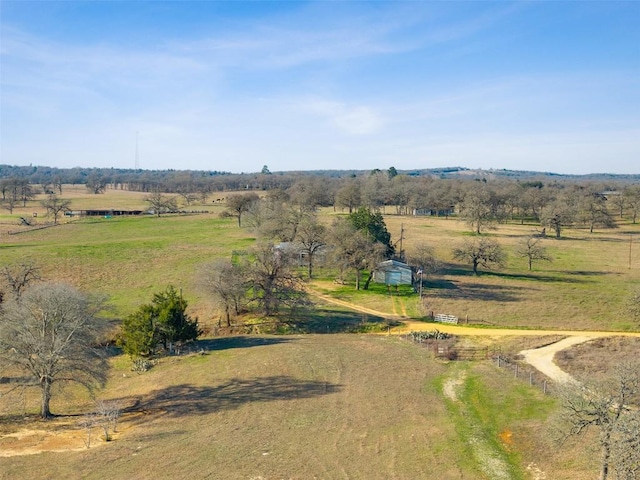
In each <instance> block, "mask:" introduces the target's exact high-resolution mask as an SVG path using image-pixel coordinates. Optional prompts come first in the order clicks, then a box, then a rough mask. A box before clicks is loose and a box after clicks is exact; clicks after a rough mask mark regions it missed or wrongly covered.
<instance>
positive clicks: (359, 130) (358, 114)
mask: <svg viewBox="0 0 640 480" xmlns="http://www.w3.org/2000/svg"><path fill="white" fill-rule="evenodd" d="M300 108H301V109H302V110H303V111H307V112H309V113H312V114H315V115H319V116H321V117H322V118H324V119H325V120H326V121H328V122H329V123H330V124H331V125H333V126H334V127H336V128H337V129H339V130H341V131H342V132H344V133H348V134H351V135H369V134H372V133H376V132H378V131H379V130H380V129H381V128H382V126H383V124H384V121H383V119H382V117H381V115H380V114H379V113H378V112H376V110H375V109H374V108H372V107H370V106H366V105H347V104H345V103H341V102H336V101H331V100H318V99H316V100H309V101H305V102H303V103H301V104H300Z"/></svg>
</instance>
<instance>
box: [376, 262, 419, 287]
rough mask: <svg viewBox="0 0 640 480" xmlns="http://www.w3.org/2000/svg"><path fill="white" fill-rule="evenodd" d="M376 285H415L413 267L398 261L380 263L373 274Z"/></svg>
mask: <svg viewBox="0 0 640 480" xmlns="http://www.w3.org/2000/svg"><path fill="white" fill-rule="evenodd" d="M373 281H374V282H375V283H384V284H385V285H413V274H412V272H411V267H410V266H409V265H407V264H406V263H402V262H399V261H397V260H386V261H384V262H380V263H379V264H378V266H377V267H376V269H375V271H374V272H373Z"/></svg>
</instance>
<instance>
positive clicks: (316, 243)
mask: <svg viewBox="0 0 640 480" xmlns="http://www.w3.org/2000/svg"><path fill="white" fill-rule="evenodd" d="M326 231H327V227H325V226H324V225H322V224H321V223H319V222H318V218H317V217H316V216H315V215H313V214H309V215H305V217H304V218H303V219H302V221H301V222H300V225H299V226H298V230H297V240H298V241H299V242H300V244H301V245H302V251H303V253H305V255H306V259H307V273H308V275H309V278H313V261H314V259H315V257H316V254H317V253H318V252H319V251H320V250H321V249H322V248H324V247H325V245H326Z"/></svg>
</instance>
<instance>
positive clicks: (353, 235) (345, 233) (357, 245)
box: [330, 220, 387, 290]
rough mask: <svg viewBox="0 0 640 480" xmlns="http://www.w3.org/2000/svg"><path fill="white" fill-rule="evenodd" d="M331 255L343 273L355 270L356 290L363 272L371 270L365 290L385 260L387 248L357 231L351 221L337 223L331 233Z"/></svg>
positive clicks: (361, 231) (362, 232)
mask: <svg viewBox="0 0 640 480" xmlns="http://www.w3.org/2000/svg"><path fill="white" fill-rule="evenodd" d="M330 244H331V255H332V257H333V262H334V263H335V264H336V266H338V268H340V270H341V271H344V270H353V272H354V273H355V277H356V290H359V289H360V281H361V276H362V272H363V271H364V270H369V278H368V279H367V281H366V282H365V285H364V289H365V290H366V289H367V288H368V286H369V282H370V281H371V278H372V276H373V269H374V268H375V266H376V265H377V264H378V262H380V261H381V260H382V259H384V258H385V252H386V250H387V247H386V246H385V245H383V244H382V243H380V242H377V241H376V240H375V239H374V238H373V237H372V236H371V235H369V234H368V233H367V232H366V231H364V230H358V229H356V228H355V227H354V226H353V225H352V224H351V222H350V221H349V220H341V221H337V222H335V223H334V224H333V226H332V229H331V233H330Z"/></svg>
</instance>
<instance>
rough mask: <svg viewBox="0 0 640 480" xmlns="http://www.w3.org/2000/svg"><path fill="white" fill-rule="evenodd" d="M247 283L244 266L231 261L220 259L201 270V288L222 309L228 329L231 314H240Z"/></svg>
mask: <svg viewBox="0 0 640 480" xmlns="http://www.w3.org/2000/svg"><path fill="white" fill-rule="evenodd" d="M246 281H247V279H246V272H245V270H244V269H243V268H242V266H240V265H238V264H234V263H232V262H230V261H226V260H222V259H219V260H216V261H214V262H212V263H207V264H205V265H202V266H201V267H200V268H199V271H198V283H199V285H200V288H201V289H202V290H203V291H204V292H205V293H206V294H207V295H209V296H210V297H211V298H212V300H214V301H216V302H217V303H218V305H219V306H220V307H221V309H222V311H223V313H224V317H225V320H226V322H227V326H228V327H230V326H231V313H232V312H233V313H235V314H236V315H238V314H239V313H240V309H241V307H242V304H243V302H244V299H245V295H246V291H247V285H246Z"/></svg>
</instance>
